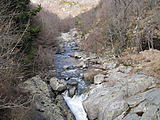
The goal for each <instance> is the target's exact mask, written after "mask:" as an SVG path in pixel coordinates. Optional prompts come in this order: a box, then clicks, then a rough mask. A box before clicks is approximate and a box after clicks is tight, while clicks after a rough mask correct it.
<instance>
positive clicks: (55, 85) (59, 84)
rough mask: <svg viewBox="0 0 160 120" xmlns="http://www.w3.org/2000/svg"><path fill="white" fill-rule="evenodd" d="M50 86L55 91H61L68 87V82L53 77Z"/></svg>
mask: <svg viewBox="0 0 160 120" xmlns="http://www.w3.org/2000/svg"><path fill="white" fill-rule="evenodd" d="M50 86H51V88H52V89H53V90H54V91H58V92H61V91H64V90H65V89H66V88H67V83H66V82H65V81H64V80H59V79H58V78H56V77H53V78H51V79H50Z"/></svg>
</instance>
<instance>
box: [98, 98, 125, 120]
mask: <svg viewBox="0 0 160 120" xmlns="http://www.w3.org/2000/svg"><path fill="white" fill-rule="evenodd" d="M127 109H128V105H127V103H126V101H124V100H115V101H112V102H111V103H110V104H109V105H108V106H107V107H106V109H105V111H104V115H103V117H102V119H100V120H104V119H106V120H113V119H114V118H116V117H118V116H119V115H121V114H122V113H123V112H124V111H126V110H127Z"/></svg>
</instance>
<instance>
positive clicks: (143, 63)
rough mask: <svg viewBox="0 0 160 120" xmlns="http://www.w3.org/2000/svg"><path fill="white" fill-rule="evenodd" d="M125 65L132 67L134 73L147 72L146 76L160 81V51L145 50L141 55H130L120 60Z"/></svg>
mask: <svg viewBox="0 0 160 120" xmlns="http://www.w3.org/2000/svg"><path fill="white" fill-rule="evenodd" d="M120 61H122V62H121V63H123V64H124V65H131V66H133V67H134V71H135V72H137V71H139V70H140V71H145V72H146V74H148V75H151V76H154V77H157V78H159V79H160V51H158V50H153V49H151V50H145V51H142V52H140V53H134V54H131V53H128V54H125V56H124V57H122V58H120ZM158 82H160V81H158Z"/></svg>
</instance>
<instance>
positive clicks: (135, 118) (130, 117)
mask: <svg viewBox="0 0 160 120" xmlns="http://www.w3.org/2000/svg"><path fill="white" fill-rule="evenodd" d="M123 120H140V117H139V116H138V115H137V114H128V115H127V116H126V117H124V118H123Z"/></svg>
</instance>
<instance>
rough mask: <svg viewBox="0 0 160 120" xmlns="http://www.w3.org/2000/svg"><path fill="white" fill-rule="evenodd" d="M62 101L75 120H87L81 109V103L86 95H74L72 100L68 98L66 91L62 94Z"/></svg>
mask: <svg viewBox="0 0 160 120" xmlns="http://www.w3.org/2000/svg"><path fill="white" fill-rule="evenodd" d="M63 97H64V100H65V102H66V103H67V105H68V107H69V108H70V110H71V111H72V113H73V114H74V116H75V118H76V120H88V118H87V114H86V112H85V110H84V108H83V104H82V102H83V101H84V100H85V99H86V98H87V95H86V94H82V95H79V96H78V95H74V96H73V97H72V98H71V97H69V96H68V91H66V92H65V93H64V94H63Z"/></svg>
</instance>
